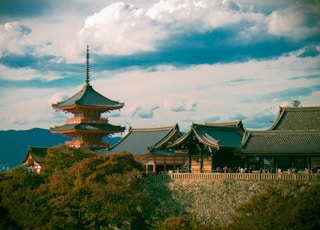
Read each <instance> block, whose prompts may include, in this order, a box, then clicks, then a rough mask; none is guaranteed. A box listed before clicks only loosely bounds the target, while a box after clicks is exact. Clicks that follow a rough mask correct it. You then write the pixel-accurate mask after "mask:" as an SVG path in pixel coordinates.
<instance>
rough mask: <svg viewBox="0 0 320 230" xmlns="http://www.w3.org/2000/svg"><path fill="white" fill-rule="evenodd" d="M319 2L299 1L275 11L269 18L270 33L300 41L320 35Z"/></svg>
mask: <svg viewBox="0 0 320 230" xmlns="http://www.w3.org/2000/svg"><path fill="white" fill-rule="evenodd" d="M319 9H320V8H319V2H318V1H298V2H296V3H295V4H290V5H289V6H288V8H285V9H280V10H276V11H273V12H272V13H271V14H270V15H269V17H268V18H267V23H268V32H269V33H270V34H273V35H280V36H286V37H290V38H291V39H292V40H300V39H303V38H306V37H309V36H312V35H315V34H319V33H320V23H319V20H317V18H319V16H320V10H319Z"/></svg>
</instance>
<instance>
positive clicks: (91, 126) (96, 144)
mask: <svg viewBox="0 0 320 230" xmlns="http://www.w3.org/2000/svg"><path fill="white" fill-rule="evenodd" d="M123 106H124V103H120V102H118V101H114V100H110V99H109V98H107V97H105V96H103V95H101V94H100V93H98V92H97V91H95V90H94V89H93V87H92V86H91V85H90V80H89V47H88V46H87V59H86V80H85V85H84V86H83V88H82V89H81V90H80V91H79V92H77V93H76V94H74V95H73V96H72V97H70V98H68V99H66V100H64V101H61V102H58V103H55V104H53V105H52V107H53V108H54V109H56V110H63V111H66V112H70V113H73V114H74V117H72V118H68V119H67V124H64V125H60V126H55V127H51V128H50V130H51V132H53V133H62V134H65V135H68V136H71V137H72V141H70V142H66V144H67V145H68V146H71V147H80V146H82V145H87V146H89V147H90V148H95V149H99V148H105V147H108V143H104V142H103V141H102V137H103V136H106V135H110V134H113V133H119V132H123V131H124V130H125V127H121V126H116V125H112V124H109V122H108V119H107V118H103V117H101V114H102V113H104V112H109V111H111V110H115V109H121V108H122V107H123Z"/></svg>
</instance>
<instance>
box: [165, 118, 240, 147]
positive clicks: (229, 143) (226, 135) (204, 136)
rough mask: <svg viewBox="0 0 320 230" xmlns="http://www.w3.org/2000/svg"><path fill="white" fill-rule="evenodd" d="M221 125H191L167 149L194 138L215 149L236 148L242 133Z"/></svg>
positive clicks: (235, 128)
mask: <svg viewBox="0 0 320 230" xmlns="http://www.w3.org/2000/svg"><path fill="white" fill-rule="evenodd" d="M221 124H222V123H220V126H218V125H217V124H216V125H212V123H210V125H200V124H192V127H191V129H190V130H189V131H188V132H187V133H186V134H185V135H183V136H182V137H181V138H180V139H178V140H177V141H176V142H175V143H173V144H172V145H170V146H168V147H169V148H175V147H178V146H180V145H182V144H184V143H185V142H187V141H188V140H189V139H190V138H193V137H194V136H195V137H196V138H197V139H198V140H199V141H200V142H201V143H203V144H205V145H207V146H209V147H213V148H215V149H220V148H238V147H239V146H240V143H241V140H242V132H239V130H238V128H237V127H234V126H229V125H227V126H223V125H221Z"/></svg>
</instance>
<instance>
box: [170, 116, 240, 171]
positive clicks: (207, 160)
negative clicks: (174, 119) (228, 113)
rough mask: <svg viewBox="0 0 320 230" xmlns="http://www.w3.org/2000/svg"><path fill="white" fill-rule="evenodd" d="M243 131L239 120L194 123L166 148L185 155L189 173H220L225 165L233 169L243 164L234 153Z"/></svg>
mask: <svg viewBox="0 0 320 230" xmlns="http://www.w3.org/2000/svg"><path fill="white" fill-rule="evenodd" d="M243 133H244V128H243V124H242V122H241V121H234V122H206V123H205V124H204V125H201V124H195V123H193V124H192V126H191V128H190V130H189V131H188V132H187V133H186V134H185V135H183V136H182V137H181V138H179V139H178V140H176V141H175V142H174V143H172V144H170V145H168V146H167V148H169V149H172V150H174V151H175V152H181V153H183V152H184V153H185V154H186V155H187V156H188V162H190V163H189V165H188V170H187V171H189V172H192V173H211V172H216V171H218V172H219V169H221V170H222V168H224V167H225V166H227V167H228V168H235V167H237V166H240V165H242V164H243V162H242V158H241V156H240V155H236V153H237V151H236V150H237V149H238V147H239V145H240V143H241V140H242V136H243Z"/></svg>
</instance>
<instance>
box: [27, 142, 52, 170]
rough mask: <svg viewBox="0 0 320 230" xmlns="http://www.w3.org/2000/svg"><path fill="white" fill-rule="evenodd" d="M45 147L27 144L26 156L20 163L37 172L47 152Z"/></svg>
mask: <svg viewBox="0 0 320 230" xmlns="http://www.w3.org/2000/svg"><path fill="white" fill-rule="evenodd" d="M47 149H48V148H47V147H35V146H29V147H28V152H27V155H26V157H25V158H24V159H23V160H22V164H24V165H25V166H27V167H28V168H29V169H30V170H31V171H32V172H36V173H39V172H40V170H41V164H42V163H43V161H44V158H45V156H46V154H47Z"/></svg>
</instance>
